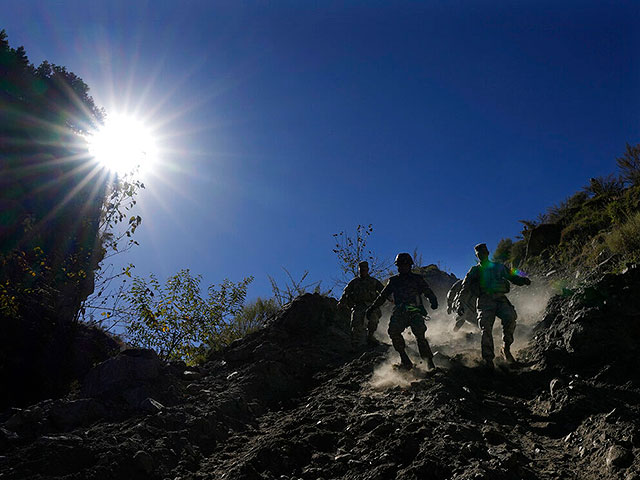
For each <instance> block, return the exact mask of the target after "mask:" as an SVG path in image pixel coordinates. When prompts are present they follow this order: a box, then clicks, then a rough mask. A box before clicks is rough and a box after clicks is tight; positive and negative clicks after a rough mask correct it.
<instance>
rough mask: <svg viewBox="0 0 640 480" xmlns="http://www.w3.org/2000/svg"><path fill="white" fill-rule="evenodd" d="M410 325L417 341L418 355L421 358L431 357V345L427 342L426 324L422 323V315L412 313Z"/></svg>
mask: <svg viewBox="0 0 640 480" xmlns="http://www.w3.org/2000/svg"><path fill="white" fill-rule="evenodd" d="M410 325H411V331H412V332H413V335H414V336H415V337H416V342H417V343H418V351H419V352H420V356H421V357H422V358H433V353H432V352H431V347H429V342H428V341H427V338H426V333H427V326H426V325H425V323H424V317H423V316H422V315H419V314H416V315H412V318H411V324H410Z"/></svg>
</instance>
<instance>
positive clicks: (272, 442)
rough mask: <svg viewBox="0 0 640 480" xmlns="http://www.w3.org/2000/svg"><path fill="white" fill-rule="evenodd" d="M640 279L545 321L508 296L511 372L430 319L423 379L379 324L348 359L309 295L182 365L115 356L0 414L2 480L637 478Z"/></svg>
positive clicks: (570, 301)
mask: <svg viewBox="0 0 640 480" xmlns="http://www.w3.org/2000/svg"><path fill="white" fill-rule="evenodd" d="M639 272H640V269H638V268H631V267H630V268H628V269H626V270H625V271H624V272H623V273H620V274H617V275H606V276H604V277H601V278H599V279H597V280H594V281H593V282H592V283H591V284H590V285H588V286H584V287H582V288H581V289H577V290H575V291H568V290H565V292H564V295H563V296H556V297H554V298H552V299H551V301H550V302H549V304H548V306H547V308H546V310H544V304H546V298H544V299H543V301H541V302H540V301H538V300H537V297H536V298H535V300H534V303H535V302H537V307H538V308H537V310H536V308H530V309H527V305H526V295H527V294H526V290H525V289H521V290H518V291H516V292H514V293H516V294H515V295H514V303H516V304H517V305H518V306H519V308H520V309H521V313H522V314H521V319H520V322H521V328H519V330H518V331H517V333H518V335H519V338H518V339H517V341H518V345H521V346H522V348H521V349H520V350H519V351H518V352H517V356H518V357H519V359H520V360H521V364H520V365H518V366H517V367H513V368H508V367H507V366H506V365H500V364H499V365H498V367H499V368H498V369H497V370H496V372H495V373H494V374H488V373H484V372H483V371H482V370H481V369H479V368H478V367H477V366H476V364H477V360H478V359H479V334H478V332H477V331H476V330H474V329H473V327H471V326H469V327H464V329H463V330H461V331H460V332H456V333H455V334H454V333H453V332H451V326H452V319H451V318H449V317H447V316H446V314H444V313H443V312H439V313H438V314H437V315H433V320H431V321H430V328H429V331H428V332H427V336H428V337H429V339H430V340H431V342H432V344H433V346H434V351H436V350H437V351H438V353H437V354H436V358H435V362H436V365H437V366H438V367H439V369H438V371H437V372H436V373H434V374H431V375H428V374H426V373H425V372H424V371H423V370H422V369H421V368H420V366H418V368H416V369H414V370H413V371H412V372H409V373H400V372H398V371H397V370H395V369H394V368H393V366H392V364H393V363H394V362H397V361H398V359H397V356H396V354H395V352H393V351H392V349H391V348H390V346H389V345H388V344H387V343H388V339H387V338H386V335H385V334H384V325H381V328H380V330H379V332H378V333H379V335H380V338H381V339H382V340H383V341H384V343H381V344H380V345H379V346H378V347H376V348H372V349H369V350H366V351H358V352H352V351H351V350H350V341H349V336H348V328H347V319H346V318H343V317H341V316H340V315H339V313H338V311H337V308H336V301H335V300H333V299H330V298H326V297H322V296H319V295H311V294H307V295H304V296H302V297H300V298H298V299H297V300H295V301H294V302H292V303H291V304H289V305H288V306H287V307H286V308H285V309H284V310H283V311H282V312H281V313H280V314H279V315H278V316H277V317H276V318H274V319H273V320H272V322H271V323H270V324H269V325H268V326H267V327H266V328H265V329H263V330H261V331H259V332H257V333H254V334H252V335H250V336H248V337H246V338H245V339H243V340H240V341H238V342H236V343H234V344H232V345H231V346H230V347H229V348H228V349H227V350H226V351H224V353H223V354H221V356H220V357H219V358H214V359H211V361H209V362H208V363H206V364H204V365H202V366H201V367H199V368H197V369H187V368H186V367H185V365H184V364H170V365H165V364H162V363H161V362H160V361H159V360H158V358H157V357H156V356H155V354H154V353H153V352H151V351H147V350H125V351H124V352H122V353H121V354H119V355H118V356H116V357H114V358H111V359H109V360H107V361H105V362H103V363H101V364H99V365H97V366H96V367H95V368H94V369H93V370H92V371H91V373H90V374H89V375H88V376H87V377H86V378H85V380H84V382H83V383H82V385H79V386H78V388H77V391H76V392H75V393H74V394H73V395H71V396H68V397H66V398H63V399H59V400H50V401H46V402H42V403H39V404H37V405H33V406H32V407H29V408H26V409H23V410H17V409H15V410H12V411H9V412H5V414H4V415H3V416H2V418H0V420H1V421H2V427H1V428H0V478H2V479H26V478H29V479H44V478H65V479H89V478H94V479H123V478H127V479H146V478H149V479H165V478H171V479H177V478H180V479H198V478H202V479H204V478H215V479H218V478H221V479H222V478H228V479H247V480H249V479H252V480H253V479H255V480H258V479H282V480H284V479H314V480H316V479H327V480H328V479H338V478H344V479H457V480H462V479H492V480H495V479H516V478H517V479H557V478H579V479H603V478H604V479H609V478H610V479H625V480H631V479H638V478H640V459H639V458H638V455H639V454H640V421H639V420H638V418H640V386H639V383H638V380H639V379H638V368H637V366H638V365H637V363H638V360H637V350H638V342H640V335H639V330H640V329H639V327H638V325H640V304H638V298H639V296H638V292H640V273H639ZM537 284H538V285H542V284H543V280H541V279H540V280H539V281H538V282H537ZM532 292H533V290H532ZM532 298H533V297H532ZM383 320H384V318H383ZM498 331H499V328H496V334H498ZM531 335H533V338H532V339H531V341H529V338H530V336H531ZM414 346H415V344H414ZM413 356H414V357H416V354H415V352H413ZM16 388H18V387H17V386H16Z"/></svg>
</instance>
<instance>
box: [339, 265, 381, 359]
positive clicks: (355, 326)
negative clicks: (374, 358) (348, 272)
mask: <svg viewBox="0 0 640 480" xmlns="http://www.w3.org/2000/svg"><path fill="white" fill-rule="evenodd" d="M383 288H384V285H382V283H380V281H379V280H376V279H375V278H373V277H371V276H366V277H356V278H354V279H353V280H351V281H350V282H349V283H348V284H347V286H346V287H345V288H344V292H343V293H342V297H341V298H340V303H341V304H342V305H344V306H345V307H347V308H350V309H351V341H352V343H353V345H354V346H356V347H358V346H362V345H363V344H364V343H365V341H366V339H367V335H368V337H369V338H373V334H374V332H375V331H376V328H378V320H379V319H380V316H381V313H380V309H376V310H375V312H373V314H372V315H370V318H369V319H367V317H366V311H367V307H369V305H371V304H372V303H373V301H374V300H375V299H376V297H377V296H378V294H379V293H380V292H381V291H382V290H383ZM367 332H368V333H367Z"/></svg>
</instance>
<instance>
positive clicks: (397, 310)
mask: <svg viewBox="0 0 640 480" xmlns="http://www.w3.org/2000/svg"><path fill="white" fill-rule="evenodd" d="M395 264H396V266H397V267H398V275H394V276H393V277H391V278H390V279H389V283H388V284H387V286H386V287H384V289H383V290H382V292H380V295H379V296H378V298H376V300H375V301H374V302H373V303H372V304H371V306H370V307H369V308H368V309H367V317H369V316H371V315H373V312H374V311H375V309H377V308H379V307H381V306H382V305H383V304H384V302H385V301H386V300H391V299H393V302H394V303H395V307H394V308H393V313H392V315H391V320H390V321H389V329H388V330H387V333H388V334H389V337H390V338H391V342H392V343H393V347H394V348H395V349H396V350H397V352H398V353H399V354H400V360H401V364H400V367H401V368H404V369H407V370H409V369H410V368H411V367H413V363H412V362H411V359H410V358H409V356H408V355H407V352H405V341H404V338H403V337H402V332H403V331H404V330H405V329H406V328H407V327H410V328H411V331H412V332H413V334H414V335H415V337H416V341H417V343H418V350H419V352H420V356H421V357H422V358H424V360H425V362H426V365H427V370H433V369H435V365H434V364H433V353H432V352H431V348H430V347H429V342H427V339H426V337H425V333H426V331H427V326H426V325H425V317H426V315H427V311H426V310H425V308H424V306H423V304H422V295H425V296H426V297H427V298H428V299H429V302H430V303H431V308H432V309H434V310H435V309H436V308H438V299H437V298H436V296H435V294H434V293H433V290H431V288H430V287H429V285H428V284H427V281H426V280H425V279H424V278H423V277H422V276H421V275H418V274H417V273H412V272H411V266H412V265H413V259H412V258H411V255H409V254H408V253H399V254H398V255H397V256H396V260H395Z"/></svg>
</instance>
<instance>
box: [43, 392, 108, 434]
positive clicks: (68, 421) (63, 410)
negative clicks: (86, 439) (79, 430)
mask: <svg viewBox="0 0 640 480" xmlns="http://www.w3.org/2000/svg"><path fill="white" fill-rule="evenodd" d="M104 414H105V409H104V407H103V406H102V405H101V404H100V403H99V402H97V401H96V400H94V399H92V398H81V399H78V400H71V401H64V402H61V403H58V404H57V405H54V406H53V407H52V408H51V411H50V412H49V420H51V422H52V423H53V424H54V425H55V426H56V427H57V428H58V429H59V430H62V431H67V430H72V429H73V428H76V427H78V426H81V425H86V424H88V423H90V422H91V421H93V420H96V419H98V418H101V417H102V416H104Z"/></svg>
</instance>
